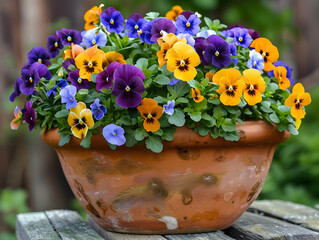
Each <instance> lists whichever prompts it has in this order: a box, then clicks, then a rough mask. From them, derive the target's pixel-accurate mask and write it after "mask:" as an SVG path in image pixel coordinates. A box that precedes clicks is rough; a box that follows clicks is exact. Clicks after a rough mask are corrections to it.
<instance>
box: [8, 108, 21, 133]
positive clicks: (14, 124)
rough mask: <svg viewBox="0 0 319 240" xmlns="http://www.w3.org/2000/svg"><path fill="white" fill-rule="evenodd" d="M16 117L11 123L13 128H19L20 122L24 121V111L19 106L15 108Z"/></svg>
mask: <svg viewBox="0 0 319 240" xmlns="http://www.w3.org/2000/svg"><path fill="white" fill-rule="evenodd" d="M13 114H14V119H13V120H12V121H11V123H10V127H11V129H12V130H17V129H18V128H19V125H20V123H21V122H22V120H23V118H22V112H21V110H20V108H19V107H16V108H15V109H14V112H13Z"/></svg>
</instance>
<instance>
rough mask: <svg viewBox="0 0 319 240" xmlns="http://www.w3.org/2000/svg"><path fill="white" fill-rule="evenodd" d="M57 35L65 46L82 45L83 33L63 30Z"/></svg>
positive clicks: (57, 32)
mask: <svg viewBox="0 0 319 240" xmlns="http://www.w3.org/2000/svg"><path fill="white" fill-rule="evenodd" d="M56 35H57V36H58V38H59V39H60V40H61V42H62V44H63V45H69V46H71V44H72V43H73V44H80V43H81V42H82V36H81V33H80V32H78V31H76V30H73V29H66V28H62V29H61V30H59V31H56Z"/></svg>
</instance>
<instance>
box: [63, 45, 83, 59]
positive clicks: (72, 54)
mask: <svg viewBox="0 0 319 240" xmlns="http://www.w3.org/2000/svg"><path fill="white" fill-rule="evenodd" d="M83 52H84V48H83V47H81V46H80V45H77V44H71V47H70V48H69V49H66V50H65V51H64V54H63V58H64V59H65V60H67V59H74V58H76V57H77V56H78V55H80V54H81V53H83Z"/></svg>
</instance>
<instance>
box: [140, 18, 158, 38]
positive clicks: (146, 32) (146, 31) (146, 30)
mask: <svg viewBox="0 0 319 240" xmlns="http://www.w3.org/2000/svg"><path fill="white" fill-rule="evenodd" d="M157 20H158V19H153V20H152V21H150V22H148V23H146V24H144V26H143V28H142V29H141V30H142V33H141V34H140V38H141V40H142V41H143V42H145V43H147V44H153V43H155V42H156V41H152V40H151V37H152V34H151V30H152V26H153V24H154V23H155V22H156V21H157Z"/></svg>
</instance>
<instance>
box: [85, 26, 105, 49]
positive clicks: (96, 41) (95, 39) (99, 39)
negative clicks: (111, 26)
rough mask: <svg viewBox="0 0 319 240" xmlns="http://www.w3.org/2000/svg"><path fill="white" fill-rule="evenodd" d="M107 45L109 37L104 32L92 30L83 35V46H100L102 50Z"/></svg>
mask: <svg viewBox="0 0 319 240" xmlns="http://www.w3.org/2000/svg"><path fill="white" fill-rule="evenodd" d="M106 43H107V36H106V34H105V33H104V32H102V31H99V32H98V33H96V30H95V29H90V30H88V31H85V32H83V34H82V43H81V45H82V46H83V47H86V48H90V47H93V46H94V45H98V46H99V47H100V48H103V47H105V45H106Z"/></svg>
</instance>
